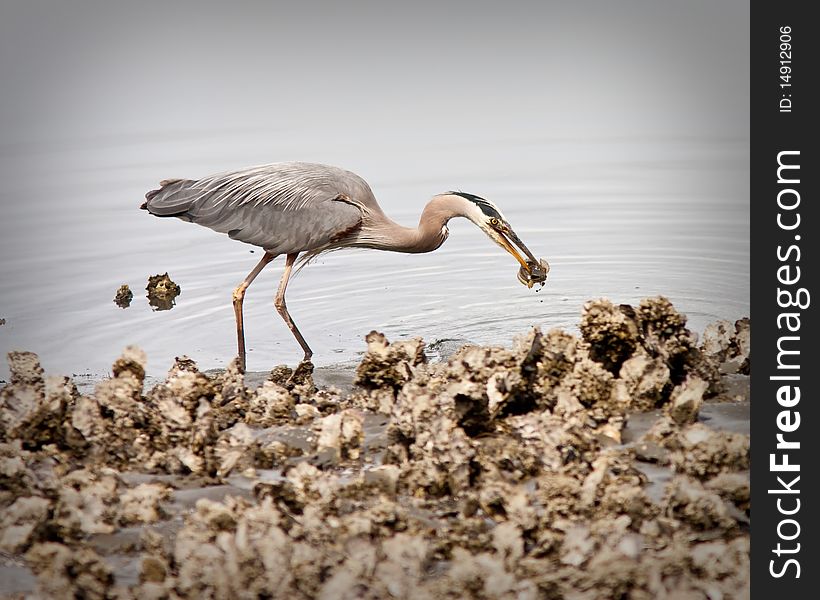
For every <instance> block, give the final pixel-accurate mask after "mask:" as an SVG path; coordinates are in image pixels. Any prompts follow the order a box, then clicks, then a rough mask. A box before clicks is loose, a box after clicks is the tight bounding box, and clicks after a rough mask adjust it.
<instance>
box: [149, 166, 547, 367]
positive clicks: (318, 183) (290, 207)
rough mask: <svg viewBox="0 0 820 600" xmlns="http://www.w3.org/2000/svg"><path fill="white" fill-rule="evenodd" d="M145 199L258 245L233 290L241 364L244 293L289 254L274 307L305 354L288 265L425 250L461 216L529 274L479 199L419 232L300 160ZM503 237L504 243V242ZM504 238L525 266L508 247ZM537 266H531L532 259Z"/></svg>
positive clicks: (438, 211)
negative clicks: (368, 251)
mask: <svg viewBox="0 0 820 600" xmlns="http://www.w3.org/2000/svg"><path fill="white" fill-rule="evenodd" d="M160 186H161V187H160V189H157V190H153V191H151V192H148V194H146V196H145V198H146V201H145V203H144V204H143V205H142V207H141V208H144V209H146V210H148V211H149V212H150V213H151V214H153V215H156V216H158V217H177V218H180V219H183V220H185V221H191V222H193V223H197V224H199V225H204V226H205V227H209V228H211V229H213V230H215V231H218V232H220V233H226V234H228V235H229V236H230V237H231V238H233V239H236V240H240V241H242V242H246V243H249V244H253V245H255V246H259V247H260V248H262V249H264V251H265V255H264V257H263V258H262V260H261V261H260V262H259V264H258V265H257V266H256V268H255V269H254V270H253V271H252V272H251V273H250V274H249V275H248V277H247V278H246V279H245V281H244V282H243V283H242V284H241V285H240V286H239V287H238V288H237V289H236V291H235V292H234V309H235V311H236V320H237V334H238V341H239V355H240V359H241V362H242V363H243V366H244V359H245V348H244V333H243V326H242V299H243V297H244V293H245V289H247V287H248V285H250V283H251V282H252V281H253V280H254V278H255V277H256V276H257V275H258V274H259V272H261V270H262V269H263V268H264V267H265V265H267V264H268V263H269V262H270V261H271V260H273V259H274V258H275V257H276V256H279V255H281V254H284V255H286V256H287V262H286V268H285V273H284V275H283V277H282V282H281V284H280V287H279V293H278V294H277V298H276V306H277V309H278V310H279V312H280V314H282V317H283V318H284V319H285V321H286V322H287V323H288V325H289V327H290V328H291V331H293V333H294V335H295V336H296V338H297V340H298V341H299V343H300V344H301V345H302V348H303V349H304V350H305V358H306V359H309V358H310V356H311V351H310V348H309V347H308V345H307V343H306V342H305V341H304V338H302V336H301V334H300V333H299V331H298V329H297V328H296V325H295V324H294V323H293V321H292V319H291V318H290V315H289V314H288V312H287V308H286V306H285V301H284V294H285V289H286V287H287V282H288V278H289V276H290V272H291V268H292V267H293V264H294V262H295V261H296V259H297V258H298V257H299V255H300V254H301V255H302V258H303V260H309V259H310V258H312V257H314V256H316V255H318V254H320V253H322V252H327V251H331V250H335V249H339V248H374V249H379V250H392V251H396V252H413V253H415V252H430V251H432V250H435V249H436V248H438V247H439V246H440V245H441V244H442V243H443V242H444V240H445V239H447V234H448V230H447V221H449V219H450V218H452V217H457V216H463V217H467V218H468V219H470V220H471V221H473V222H475V223H476V224H477V225H478V226H479V227H480V228H481V229H482V230H484V231H485V233H487V234H488V235H489V236H490V237H491V238H492V239H493V240H494V241H495V242H496V243H498V244H499V245H501V246H502V247H504V248H505V249H506V250H508V251H509V252H510V253H511V254H513V255H514V256H515V257H516V259H517V260H518V261H519V262H520V263H521V264H522V266H523V268H526V269H528V270H530V269H531V268H532V263H531V261H535V258H534V257H533V256H532V254H531V253H530V252H529V251H528V250H527V249H526V247H525V246H524V245H523V244H522V243H521V241H520V240H519V239H518V238H517V236H515V234H514V233H512V230H511V228H509V224H507V223H506V221H505V220H504V217H503V216H502V215H501V212H500V211H499V210H498V208H497V207H496V206H495V205H493V204H492V203H491V202H489V201H487V200H484V199H483V198H480V197H478V196H473V195H471V194H465V193H461V192H448V193H446V194H441V195H438V196H435V197H434V198H433V199H432V200H431V201H430V202H429V203H428V204H427V206H426V207H425V209H424V211H423V212H422V215H421V218H420V219H419V226H418V227H417V228H411V227H402V226H401V225H399V224H397V223H395V222H394V221H392V220H391V219H389V218H388V217H387V215H385V214H384V212H383V211H382V209H381V207H380V206H379V204H378V202H377V201H376V198H375V196H374V195H373V192H372V190H371V189H370V186H369V185H368V184H367V182H366V181H365V180H364V179H362V178H361V177H359V176H358V175H356V174H355V173H351V172H350V171H345V170H344V169H340V168H337V167H332V166H329V165H321V164H314V163H303V162H287V163H274V164H270V165H263V166H258V167H250V168H247V169H242V170H239V171H232V172H228V173H221V174H217V175H213V176H211V177H206V178H204V179H198V180H191V179H169V180H165V181H162V182H160ZM505 236H506V237H505ZM508 237H509V238H510V239H511V240H512V241H513V242H514V243H515V244H516V245H517V246H518V247H519V248H521V249H522V250H523V251H524V252H525V254H526V255H527V257H528V258H529V259H530V260H527V259H525V258H524V257H522V256H521V254H520V253H518V252H517V251H516V250H515V249H514V248H513V247H512V246H511V244H510V241H509V240H508V239H507V238H508ZM536 263H537V261H536Z"/></svg>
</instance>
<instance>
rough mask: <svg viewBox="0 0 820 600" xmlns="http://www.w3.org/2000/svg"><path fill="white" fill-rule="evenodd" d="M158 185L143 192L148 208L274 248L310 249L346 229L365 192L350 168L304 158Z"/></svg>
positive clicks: (351, 227) (356, 220) (356, 221)
mask: <svg viewBox="0 0 820 600" xmlns="http://www.w3.org/2000/svg"><path fill="white" fill-rule="evenodd" d="M163 183H165V184H166V185H164V186H163V187H162V188H161V189H159V190H155V191H152V192H149V193H148V194H147V195H146V199H147V200H146V203H145V204H144V205H143V206H144V207H145V208H147V210H149V211H150V212H151V213H153V214H155V215H158V216H175V217H179V218H181V219H184V220H188V221H193V222H194V223H198V224H200V225H204V226H205V227H209V228H211V229H213V230H215V231H219V232H221V233H227V234H228V235H229V236H230V237H231V238H234V239H237V240H240V241H243V242H247V243H249V244H253V245H255V246H261V247H262V248H264V249H265V250H267V251H269V252H271V253H275V254H283V253H292V252H303V251H310V250H316V249H318V248H322V247H324V246H327V245H328V244H332V243H333V242H334V241H337V240H339V239H341V238H343V237H344V236H346V235H349V234H350V233H352V232H353V231H355V229H356V228H357V227H358V226H359V225H360V224H361V219H362V212H361V210H360V209H359V207H358V206H356V202H355V201H352V202H351V199H352V198H355V197H356V196H361V195H362V194H365V195H366V194H368V193H370V189H369V187H367V184H366V183H364V181H363V180H361V179H360V178H358V176H356V175H354V174H352V173H349V172H348V171H343V170H342V169H336V168H334V167H328V166H325V165H313V164H309V163H278V164H274V165H265V166H262V167H253V168H250V169H244V170H241V171H233V172H230V173H223V174H220V175H214V176H213V177H208V178H205V179H200V180H198V181H192V180H171V181H167V182H163ZM362 185H363V186H364V188H362ZM365 188H366V189H365ZM370 194H371V195H372V193H370Z"/></svg>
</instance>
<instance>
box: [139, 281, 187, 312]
mask: <svg viewBox="0 0 820 600" xmlns="http://www.w3.org/2000/svg"><path fill="white" fill-rule="evenodd" d="M145 289H146V291H147V292H148V303H149V304H150V305H151V306H153V307H154V309H156V310H171V309H172V308H173V307H174V305H175V304H176V302H175V300H176V297H177V296H179V294H180V291H181V290H180V289H179V286H178V285H177V284H176V283H174V282H173V281H172V280H171V278H170V277H168V273H165V274H163V275H153V276H151V277H149V278H148V285H147V286H146V287H145Z"/></svg>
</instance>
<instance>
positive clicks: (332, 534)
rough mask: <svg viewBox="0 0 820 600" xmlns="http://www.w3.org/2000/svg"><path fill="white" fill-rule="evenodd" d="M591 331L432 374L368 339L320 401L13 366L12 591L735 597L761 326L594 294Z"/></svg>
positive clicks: (8, 493) (141, 373) (302, 395)
mask: <svg viewBox="0 0 820 600" xmlns="http://www.w3.org/2000/svg"><path fill="white" fill-rule="evenodd" d="M580 331H581V336H580V337H576V336H574V335H571V334H568V333H566V332H563V331H559V330H552V331H548V332H541V331H539V330H537V329H536V330H532V331H531V332H530V333H529V334H527V335H525V336H523V337H521V338H520V339H517V340H515V342H514V344H513V347H512V348H511V349H506V348H493V347H478V346H466V347H464V348H461V349H460V350H458V351H457V352H455V354H453V355H452V356H450V357H449V358H448V359H447V360H443V361H440V362H436V363H433V362H430V361H428V360H427V356H426V354H425V346H424V343H423V342H422V341H421V340H411V341H401V342H394V343H389V342H388V340H386V339H385V338H384V336H383V335H381V334H379V333H377V332H372V333H371V334H369V335H368V336H367V340H366V341H367V352H366V354H365V355H364V357H363V358H362V360H361V363H360V364H359V365H358V367H357V368H356V371H355V374H354V375H353V382H352V383H353V384H354V385H351V386H342V385H340V386H338V387H336V386H327V387H322V388H321V389H317V386H316V384H315V381H314V376H313V367H312V365H310V364H302V365H299V366H298V367H297V368H296V369H295V370H294V371H292V370H290V369H288V368H287V367H277V368H276V369H274V370H273V371H272V372H271V373H270V375H269V376H267V377H266V378H265V380H264V381H263V382H261V383H259V384H258V385H255V386H253V385H248V382H247V381H246V376H245V374H243V373H241V372H240V370H239V369H238V367H237V365H236V364H232V365H230V366H229V368H228V369H227V370H226V371H224V372H221V373H208V374H206V373H202V372H200V371H199V370H198V369H197V367H196V365H195V364H194V363H193V362H192V361H191V360H189V359H187V358H184V357H183V358H179V359H177V361H176V363H175V364H174V365H173V367H172V368H171V370H170V371H169V373H168V376H167V378H166V379H165V381H163V382H160V383H158V384H157V385H155V386H154V387H153V388H152V389H150V390H148V391H144V385H143V384H144V378H145V370H144V365H145V356H144V354H143V353H142V352H141V351H140V350H139V349H137V348H134V347H129V348H127V349H126V350H125V351H124V353H123V355H122V356H121V357H120V358H119V359H117V361H116V362H115V363H114V365H113V367H112V373H113V376H112V377H111V378H110V379H107V380H104V381H101V382H99V383H98V384H97V385H96V388H95V389H94V391H93V393H89V394H87V395H82V394H80V393H79V392H78V391H77V388H76V386H75V385H74V383H73V382H72V381H71V380H70V379H68V378H62V377H46V376H44V374H43V372H42V369H41V368H40V366H39V363H38V361H37V357H36V356H35V355H33V354H30V353H26V352H16V353H11V354H10V355H9V362H10V366H11V373H12V376H11V381H10V382H9V384H8V385H7V386H6V387H5V388H3V389H2V390H0V514H2V516H0V559H1V560H0V594H1V595H2V596H3V597H7V598H8V597H10V598H17V597H19V598H22V597H32V598H38V597H39V598H52V597H54V598H69V597H71V598H75V597H83V598H139V599H140V600H147V599H153V598H225V599H227V598H260V597H265V598H289V599H290V598H323V599H328V600H330V599H336V598H351V599H352V598H374V599H375V598H413V599H416V598H430V599H433V598H452V599H457V598H483V599H488V598H516V599H530V598H532V599H535V598H556V599H557V598H572V599H577V600H581V599H596V598H636V599H644V598H645V599H650V598H704V599H706V598H745V597H748V596H749V580H750V577H749V519H750V513H751V508H750V493H749V471H748V469H749V434H748V422H749V421H748V409H749V399H748V373H749V369H750V348H749V321H748V320H747V319H742V320H740V321H737V322H736V323H729V322H718V323H715V324H713V325H711V326H710V327H709V328H707V330H706V331H705V332H703V335H702V336H701V339H700V340H698V339H697V338H696V336H695V335H694V334H692V333H691V332H690V331H689V330H688V329H687V328H686V319H685V317H684V316H683V315H681V314H679V313H678V312H677V311H676V310H675V309H674V307H673V306H672V305H671V304H670V303H669V302H668V301H666V300H665V299H663V298H652V299H647V300H644V301H643V302H641V303H640V305H638V306H636V307H632V306H625V305H621V306H618V305H613V304H612V303H610V302H609V301H606V300H597V301H590V302H588V303H587V304H586V306H585V308H584V311H583V314H582V315H581V323H580ZM336 377H337V379H339V377H338V374H337V375H336ZM247 379H248V380H250V379H251V377H250V376H249V377H248V378H247ZM257 383H258V382H257ZM342 387H344V388H345V389H344V391H342Z"/></svg>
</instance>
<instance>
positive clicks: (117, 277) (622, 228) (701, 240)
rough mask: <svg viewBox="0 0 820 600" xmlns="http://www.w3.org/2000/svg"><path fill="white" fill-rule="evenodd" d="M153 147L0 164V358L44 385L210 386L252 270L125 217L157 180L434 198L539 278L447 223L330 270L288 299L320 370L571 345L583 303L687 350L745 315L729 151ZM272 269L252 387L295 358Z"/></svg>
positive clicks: (520, 145)
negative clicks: (525, 278) (128, 360)
mask: <svg viewBox="0 0 820 600" xmlns="http://www.w3.org/2000/svg"><path fill="white" fill-rule="evenodd" d="M408 129H409V128H408ZM164 135H165V137H164V138H162V137H158V136H157V135H145V136H137V135H134V136H124V137H111V138H89V139H80V140H68V141H63V142H59V143H55V142H50V143H49V144H43V145H38V144H28V145H12V146H8V145H7V146H2V147H0V152H2V159H3V171H5V173H4V177H5V179H6V181H8V182H10V183H9V185H7V186H5V187H4V189H3V190H2V192H0V194H1V195H0V201H1V202H2V211H3V218H2V222H0V256H2V259H0V285H2V288H0V318H4V319H5V320H6V323H5V325H2V326H0V352H2V353H3V354H5V353H6V352H7V351H10V350H15V349H25V350H31V351H34V352H37V353H38V354H39V355H40V357H41V360H42V363H43V365H44V367H45V368H46V370H47V371H48V372H49V373H62V374H90V375H92V376H95V377H96V376H100V375H103V374H105V373H106V372H107V371H108V369H109V368H110V364H111V362H112V361H113V359H115V358H116V356H117V355H118V353H119V352H120V351H121V349H122V348H123V347H124V346H125V345H127V344H137V345H139V346H141V347H142V348H143V349H144V350H145V351H146V352H147V353H148V357H149V369H148V370H149V373H152V374H154V375H158V374H161V373H163V372H164V371H166V370H167V369H168V368H169V367H170V365H171V364H172V362H173V358H174V356H178V355H182V354H187V355H189V356H191V357H192V358H194V359H195V360H196V361H197V362H198V363H199V365H200V366H201V367H202V368H214V367H220V366H224V365H225V364H226V363H227V362H228V361H229V360H230V359H231V358H232V357H233V356H234V352H235V339H234V338H235V333H234V331H235V330H234V318H233V311H232V309H231V302H230V298H231V291H232V290H233V288H234V287H235V286H236V285H237V284H238V283H239V282H240V281H241V280H242V278H243V277H244V276H245V274H246V273H247V272H248V271H249V270H250V269H251V268H252V267H253V266H254V264H255V263H256V261H257V260H258V259H259V258H260V256H261V251H260V250H258V249H254V248H253V247H251V246H247V245H245V244H242V243H239V242H235V241H232V240H229V239H227V237H225V236H222V235H220V234H217V233H214V232H212V231H210V230H208V229H205V228H202V227H198V226H196V225H193V224H190V223H184V222H182V221H179V220H176V219H157V218H154V217H151V216H150V215H148V214H147V213H146V212H144V211H140V210H138V206H139V204H140V202H141V200H142V196H143V194H144V193H145V191H147V190H149V189H152V187H155V184H156V182H157V181H158V180H160V179H163V178H168V177H189V178H197V177H201V176H205V175H208V174H210V173H212V172H215V171H221V170H226V169H229V168H238V167H242V166H246V165H249V164H259V163H264V162H273V161H276V160H313V161H319V162H328V163H332V164H337V165H339V166H342V167H345V168H349V169H351V170H354V171H356V172H358V173H359V174H360V175H362V176H363V177H364V178H365V179H367V180H368V181H369V182H370V184H371V187H372V188H373V190H374V192H375V194H376V196H377V198H378V199H379V201H380V203H381V205H382V206H383V208H384V209H385V211H386V212H387V213H388V214H389V215H390V216H391V217H392V218H394V219H395V220H396V221H398V222H400V223H402V224H404V225H414V224H415V223H416V222H417V220H418V216H419V214H420V212H421V210H422V208H423V206H424V204H425V202H426V201H427V200H428V199H429V198H430V197H431V196H432V195H433V194H435V193H438V192H441V191H445V190H448V189H461V190H465V191H469V192H472V193H475V194H479V195H482V196H485V197H487V198H490V199H492V200H493V201H495V202H496V203H497V204H498V205H499V206H500V207H501V208H502V210H503V211H504V212H505V214H506V216H507V218H508V219H509V221H510V223H512V225H513V227H515V228H516V230H517V232H518V233H519V235H520V237H521V238H522V239H523V240H524V242H525V243H526V244H527V245H528V246H529V247H530V249H531V250H532V251H533V252H534V253H535V254H536V255H537V256H539V257H544V258H546V259H547V260H548V261H549V262H550V265H551V267H552V270H551V273H550V277H549V280H548V283H547V285H546V286H545V287H544V288H543V289H541V290H536V289H535V288H533V289H527V288H526V287H524V286H522V285H521V284H519V283H518V281H517V279H516V272H517V270H518V264H517V263H516V262H515V261H514V259H513V258H512V257H511V256H509V255H508V254H506V253H505V252H503V251H502V250H501V249H500V248H498V247H497V246H495V245H494V244H493V243H491V242H490V241H489V240H488V239H487V238H486V237H485V236H484V234H482V233H481V232H480V231H479V230H478V229H477V228H476V227H475V226H474V225H472V224H471V223H469V222H468V221H466V220H464V219H456V220H453V221H451V223H450V238H449V239H448V241H447V242H446V243H445V245H444V246H443V247H442V248H440V249H439V250H437V251H436V252H433V253H431V254H424V255H402V254H394V253H387V252H377V251H343V252H338V253H335V254H330V255H327V256H325V257H323V258H321V259H319V260H318V261H317V262H316V263H314V264H312V265H311V266H309V267H307V268H306V269H305V270H304V271H302V272H301V273H300V274H299V275H298V276H297V277H296V278H295V279H293V280H292V282H291V284H290V286H289V288H288V306H289V308H290V311H291V314H292V315H293V317H294V319H295V321H296V322H297V323H298V325H299V326H300V328H301V330H302V332H303V333H304V335H305V337H306V338H307V340H308V341H309V343H310V344H311V346H312V347H313V349H314V362H315V363H316V364H318V365H327V364H335V363H346V362H349V361H353V360H355V359H356V357H357V355H359V354H360V353H361V352H362V351H363V349H364V342H363V336H364V335H365V334H366V333H367V332H368V331H370V330H371V329H377V330H380V331H383V332H384V333H385V334H386V335H387V336H388V338H390V339H391V340H392V339H403V338H408V337H413V336H421V337H423V338H424V339H425V341H427V342H434V341H436V340H442V339H457V340H465V341H472V342H478V343H489V344H509V343H510V341H511V339H512V337H513V336H514V335H515V334H520V333H523V332H525V331H527V330H528V329H529V328H530V327H531V326H533V325H538V326H540V327H542V328H544V329H549V328H552V327H562V328H566V329H569V330H576V331H577V322H578V317H579V314H580V311H581V307H582V305H583V303H584V301H585V300H587V299H590V298H596V297H602V296H605V297H608V298H610V299H612V300H613V301H615V302H630V303H632V302H637V301H638V300H639V299H640V298H642V297H645V296H652V295H656V294H663V295H666V296H668V297H669V298H670V299H671V300H672V301H673V302H674V303H675V304H676V305H677V306H678V308H679V309H680V310H681V311H683V312H685V313H686V314H687V315H688V316H689V322H690V325H691V327H692V328H693V329H695V330H697V331H701V330H702V329H703V327H704V326H705V325H706V324H707V323H708V322H710V321H712V320H714V319H718V318H727V319H737V318H739V317H741V316H744V315H748V314H749V290H748V287H749V258H748V256H749V239H748V232H749V216H748V210H749V204H748V187H747V186H746V184H745V181H747V179H748V177H747V175H748V163H747V159H748V156H747V149H746V148H747V141H746V140H732V139H714V140H704V139H687V138H641V139H629V138H606V139H581V140H578V139H552V140H551V139H529V140H528V139H499V138H498V137H494V138H487V137H482V136H481V135H479V134H465V135H464V136H462V137H461V138H459V140H458V141H456V142H453V141H443V140H441V141H436V140H435V139H433V140H432V141H431V140H430V138H429V137H427V136H423V135H420V134H419V135H414V134H413V133H412V132H411V131H409V130H408V131H406V132H405V134H404V135H403V136H401V138H400V139H396V138H395V137H392V136H388V135H387V134H373V135H371V136H369V137H368V138H361V137H359V138H356V137H354V136H345V135H344V134H343V132H340V133H339V137H338V138H337V140H336V141H335V142H334V143H329V144H328V143H325V140H324V139H323V137H322V136H323V133H322V132H318V131H317V132H316V133H315V134H314V135H313V136H312V137H311V136H298V138H294V137H293V136H291V137H290V138H289V137H288V132H287V131H258V130H250V129H249V130H246V131H232V132H222V133H220V132H193V133H192V132H177V133H166V134H164ZM339 139H341V140H344V142H339V141H338V140H339ZM353 139H357V140H358V141H349V140H353ZM317 148H322V150H321V151H320V152H318V153H317V152H316V149H317ZM226 149H227V150H226ZM226 156H228V157H230V158H229V159H226V158H225V157H226ZM732 182H734V183H732ZM736 182H743V183H742V184H740V186H739V187H735V186H737V183H736ZM254 250H255V251H254ZM252 251H253V252H252ZM281 263H282V260H281V259H279V260H277V261H276V262H274V263H273V264H272V265H271V266H269V267H268V269H267V270H266V271H264V272H263V273H262V275H261V276H260V277H259V279H258V280H257V282H256V283H254V285H253V286H252V287H251V288H250V290H249V292H248V294H247V296H246V301H245V311H246V313H245V314H246V338H247V342H248V347H249V355H248V363H249V364H248V368H249V370H265V369H269V368H270V367H271V366H273V365H275V364H278V363H282V362H287V363H294V362H296V361H298V360H299V359H300V358H301V351H300V349H299V347H298V345H297V344H296V342H295V340H293V338H292V337H291V335H290V332H289V331H288V330H287V328H286V327H285V325H284V324H283V323H282V321H281V319H280V318H279V316H278V314H277V313H276V312H275V310H274V308H273V302H272V300H273V295H274V293H275V290H276V285H277V282H278V279H279V276H280V274H281V270H282V264H281ZM166 271H167V272H168V273H169V274H170V276H171V277H172V279H174V280H175V281H176V282H177V283H178V284H179V285H180V286H181V288H182V294H181V295H180V296H179V297H178V298H177V305H176V307H175V308H174V309H173V310H170V311H164V312H155V311H153V310H152V309H151V307H150V306H149V305H148V301H147V299H146V298H145V291H144V288H145V284H146V281H147V278H148V276H149V275H153V274H155V273H163V272H166ZM123 283H127V284H129V285H130V287H131V289H132V290H133V292H134V295H135V297H134V301H133V302H132V304H131V307H130V308H128V309H124V310H123V309H120V308H118V307H117V306H116V305H115V304H114V303H113V302H112V300H113V297H114V294H115V292H116V290H117V287H118V286H119V285H121V284H123ZM6 374H7V370H6V369H5V367H3V369H2V370H0V378H5V376H6Z"/></svg>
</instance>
